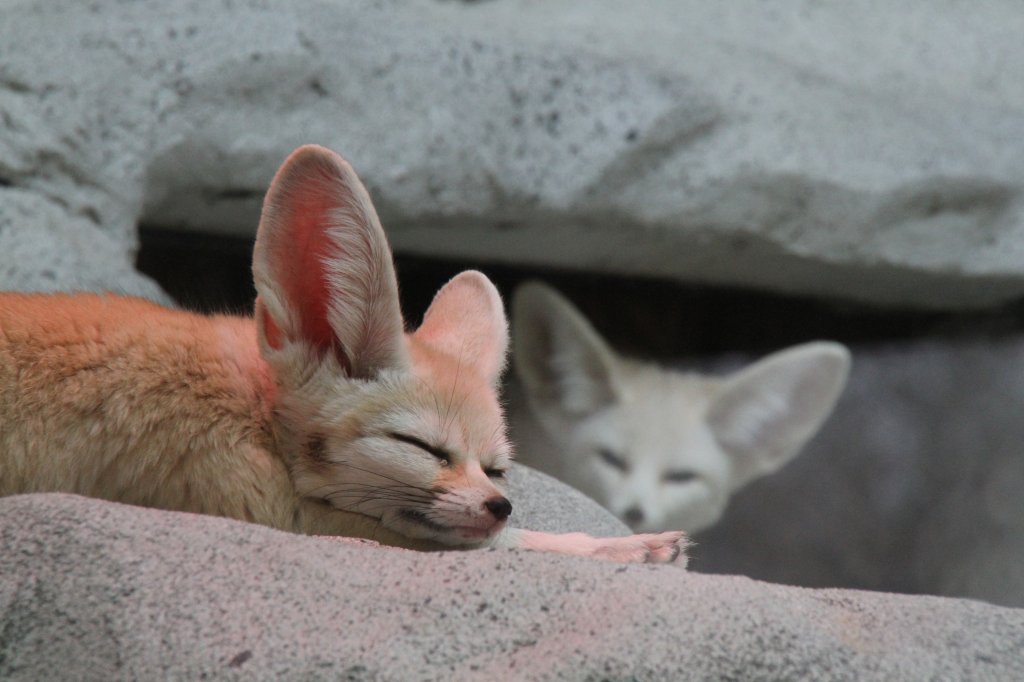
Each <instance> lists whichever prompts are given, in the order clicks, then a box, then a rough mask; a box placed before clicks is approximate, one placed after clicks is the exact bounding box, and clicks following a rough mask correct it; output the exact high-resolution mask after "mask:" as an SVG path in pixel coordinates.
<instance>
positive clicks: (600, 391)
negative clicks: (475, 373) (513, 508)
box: [509, 283, 850, 532]
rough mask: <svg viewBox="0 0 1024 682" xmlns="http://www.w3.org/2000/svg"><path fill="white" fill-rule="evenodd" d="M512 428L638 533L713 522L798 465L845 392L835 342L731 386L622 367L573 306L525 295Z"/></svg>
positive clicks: (529, 451)
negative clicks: (750, 487) (736, 495)
mask: <svg viewBox="0 0 1024 682" xmlns="http://www.w3.org/2000/svg"><path fill="white" fill-rule="evenodd" d="M512 326H513V329H512V331H513V337H514V339H515V343H514V347H515V352H514V358H515V364H516V374H517V376H518V378H519V383H518V384H513V386H511V387H510V392H511V393H512V397H513V400H512V401H511V407H510V415H509V419H510V422H511V426H512V437H513V440H514V441H515V442H516V445H517V446H518V447H519V451H520V452H521V453H522V460H523V461H524V462H525V463H526V464H529V465H531V466H534V467H537V468H538V469H541V470H543V471H546V472H548V473H549V474H551V475H553V476H555V477H556V478H560V479H562V480H563V481H565V482H566V483H568V484H569V485H572V486H574V487H576V488H579V489H580V490H582V491H583V492H585V493H587V494H589V495H590V496H591V497H593V498H594V499H595V500H597V501H598V502H600V503H601V504H603V505H604V506H605V507H607V508H608V509H609V510H611V511H612V512H613V513H614V514H616V515H617V516H618V517H619V518H621V519H622V520H623V521H625V522H626V523H628V524H629V525H630V526H632V527H633V529H634V530H644V531H649V530H659V529H662V528H683V529H685V530H686V531H688V532H696V531H698V530H701V529H703V528H706V527H707V526H709V525H711V524H712V523H714V522H715V521H716V520H718V518H719V517H720V516H721V514H722V512H723V511H724V510H725V507H726V504H727V503H728V501H729V497H730V495H732V493H733V492H735V491H736V490H738V489H739V488H740V487H742V486H743V485H745V484H747V483H748V482H750V481H752V480H754V479H756V478H758V477H760V476H764V475H767V474H770V473H772V472H773V471H776V470H777V469H778V468H779V467H781V466H782V465H783V464H785V463H786V462H788V461H789V460H790V459H791V458H793V457H794V456H796V454H797V453H798V452H800V449H801V448H802V447H803V445H804V444H805V443H806V442H807V441H808V440H810V438H811V437H812V436H813V435H814V434H815V433H817V431H818V429H819V428H820V427H821V425H822V423H823V422H824V421H825V419H826V418H827V417H828V415H829V414H830V413H831V412H832V408H833V406H834V405H835V402H836V399H837V398H838V397H839V394H840V392H841V391H842V389H843V387H844V386H845V385H846V377H847V373H848V369H849V364H850V360H849V352H848V351H847V350H846V348H844V347H843V346H842V345H840V344H838V343H830V342H814V343H807V344H803V345H800V346H795V347H793V348H789V349H786V350H784V351H780V352H778V353H775V354H773V355H771V356H769V357H767V358H765V359H763V360H760V361H759V362H756V363H754V364H752V365H750V366H749V367H746V368H745V369H742V370H740V371H738V372H736V373H734V374H733V375H731V376H728V377H715V376H708V375H704V374H697V373H693V372H679V371H675V370H672V369H669V368H666V367H661V366H659V365H656V364H653V363H647V362H640V361H638V360H633V359H630V358H625V357H621V356H620V355H618V354H617V353H616V352H615V351H613V350H612V349H611V348H610V347H609V346H608V344H607V343H605V341H604V339H602V338H601V337H600V336H599V335H598V333H597V331H596V330H594V328H593V327H592V326H591V325H590V324H589V323H588V322H587V320H586V319H584V317H583V315H582V314H580V312H579V311H578V310H576V309H575V308H574V307H573V306H572V305H571V304H570V303H569V302H568V301H567V300H566V299H565V298H563V297H562V296H561V295H560V294H558V293H557V292H556V291H554V290H553V289H551V288H549V287H547V286H544V285H542V284H540V283H528V284H525V285H523V286H522V287H520V289H519V290H518V291H517V292H516V296H515V301H514V304H513V316H512Z"/></svg>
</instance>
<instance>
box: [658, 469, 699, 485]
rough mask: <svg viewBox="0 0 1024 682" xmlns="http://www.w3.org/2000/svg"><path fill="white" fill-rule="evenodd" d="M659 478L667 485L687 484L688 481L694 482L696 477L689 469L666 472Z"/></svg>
mask: <svg viewBox="0 0 1024 682" xmlns="http://www.w3.org/2000/svg"><path fill="white" fill-rule="evenodd" d="M661 478H662V480H663V481H665V482H667V483H689V482H690V481H696V480H697V478H698V476H697V474H696V472H693V471H690V470H689V469H676V470H674V471H666V472H665V473H664V474H662V476H661Z"/></svg>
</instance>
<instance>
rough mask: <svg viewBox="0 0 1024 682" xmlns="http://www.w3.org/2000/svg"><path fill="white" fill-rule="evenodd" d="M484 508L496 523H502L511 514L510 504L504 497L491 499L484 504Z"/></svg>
mask: <svg viewBox="0 0 1024 682" xmlns="http://www.w3.org/2000/svg"><path fill="white" fill-rule="evenodd" d="M484 507H485V508H486V509H487V511H489V512H491V515H492V516H494V518H495V519H496V520H498V521H504V520H505V519H507V518H508V517H509V515H510V514H511V513H512V503H511V502H509V501H508V498H506V497H492V498H490V499H489V500H487V501H485V502H484Z"/></svg>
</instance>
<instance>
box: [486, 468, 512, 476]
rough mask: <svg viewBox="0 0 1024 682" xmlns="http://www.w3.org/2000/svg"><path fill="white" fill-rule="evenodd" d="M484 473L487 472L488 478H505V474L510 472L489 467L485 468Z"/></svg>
mask: <svg viewBox="0 0 1024 682" xmlns="http://www.w3.org/2000/svg"><path fill="white" fill-rule="evenodd" d="M484 473H485V474H487V477H488V478H505V474H506V473H508V472H506V471H505V469H498V468H497V467H489V468H487V469H484Z"/></svg>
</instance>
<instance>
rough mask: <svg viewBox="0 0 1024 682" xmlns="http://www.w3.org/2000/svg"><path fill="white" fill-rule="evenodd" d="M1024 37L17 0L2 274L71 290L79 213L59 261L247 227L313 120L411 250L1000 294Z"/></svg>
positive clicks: (783, 285)
mask: <svg viewBox="0 0 1024 682" xmlns="http://www.w3.org/2000/svg"><path fill="white" fill-rule="evenodd" d="M1022 33H1024V13H1022V12H1021V11H1020V10H1019V7H1018V5H1017V3H1016V2H1014V1H1013V0H1001V1H1000V0H993V2H987V3H984V4H983V5H968V4H964V3H957V2H943V3H934V2H928V1H927V0H913V1H912V2H905V3H900V4H899V5H898V6H897V5H892V4H891V3H884V2H874V3H869V4H868V5H864V4H859V5H857V6H856V7H851V6H848V5H847V4H845V3H840V2H828V3H819V2H811V1H810V0H804V1H796V0H794V1H790V2H782V1H776V2H760V3H739V4H736V3H728V4H720V3H700V2H676V1H674V0H646V1H641V2H635V3H628V4H623V3H616V2H610V1H608V0H596V1H594V2H586V3H581V2H570V1H568V0H561V1H557V2H544V3H540V2H532V1H530V0H501V1H500V2H488V3H456V2H439V1H436V0H419V1H416V2H398V1H391V2H379V3H360V2H330V3H328V2H307V3H298V4H294V5H289V6H283V5H278V4H267V3H264V2H259V1H257V0H239V1H237V2H231V3H221V4H211V3H204V2H198V1H197V0H192V1H189V0H170V1H168V2H161V3H131V4H128V5H124V4H121V3H117V2H113V0H99V1H97V2H90V3H80V2H75V1H74V0H60V1H54V2H28V1H22V2H17V1H16V2H13V3H12V2H8V3H7V6H6V7H5V10H4V21H3V23H2V25H0V45H2V46H3V49H2V51H0V192H2V197H3V201H0V211H2V213H0V246H2V247H4V251H6V252H8V253H15V252H16V253H18V254H21V257H20V258H18V259H17V262H16V263H15V264H13V265H10V264H7V265H6V267H5V268H4V269H3V270H2V271H0V274H3V276H4V282H5V283H9V284H10V285H13V286H18V287H21V288H31V287H42V288H57V287H60V286H66V285H68V284H74V283H75V281H76V280H75V279H74V278H70V277H65V276H64V275H63V274H60V273H56V274H55V273H54V272H53V263H52V261H50V260H48V259H46V258H45V257H43V256H42V255H41V254H42V252H43V250H44V249H45V248H47V247H46V246H45V245H47V244H51V245H60V246H64V245H68V250H73V249H72V248H71V247H72V246H73V245H74V244H75V239H74V238H72V237H71V236H70V234H69V231H71V232H73V233H74V235H76V236H77V237H78V238H79V240H82V239H85V238H84V237H83V235H89V236H88V238H87V240H88V242H89V243H91V244H95V246H94V248H93V249H86V250H87V251H93V252H94V253H92V254H90V255H89V256H88V257H86V256H74V257H66V258H65V261H63V263H64V265H65V266H66V267H69V268H71V267H75V268H77V267H78V266H79V265H81V266H83V269H84V268H88V269H91V268H92V266H93V264H94V263H93V261H94V260H95V259H99V258H102V259H104V260H110V261H111V262H112V266H111V268H112V270H116V271H118V272H119V273H121V274H123V271H124V270H125V268H126V265H127V263H128V262H130V259H131V254H132V250H133V249H134V247H135V242H134V237H133V227H134V225H135V224H136V222H137V221H138V220H139V219H142V220H144V221H146V222H147V223H150V224H153V225H165V226H176V227H186V228H189V229H200V230H216V231H224V232H231V233H242V234H247V235H250V234H252V232H253V230H254V229H255V224H256V216H257V211H258V207H259V202H260V199H261V197H262V195H263V192H264V191H265V188H266V185H267V181H268V180H269V178H270V176H271V175H272V173H273V171H274V169H275V168H276V167H277V165H278V164H279V163H280V161H281V160H282V159H283V158H284V157H285V155H286V154H287V153H288V152H289V151H290V150H291V149H293V148H294V147H296V146H297V145H299V144H301V143H305V142H318V143H321V144H325V145H327V146H329V147H332V148H334V149H337V150H339V151H341V152H342V153H343V154H344V155H346V156H347V157H348V158H349V159H350V160H351V161H352V162H353V163H354V165H355V167H356V168H357V170H359V171H360V173H361V174H362V175H363V176H364V178H365V179H366V181H367V182H368V184H369V185H370V187H371V189H372V191H373V193H374V196H375V199H376V200H377V202H378V205H379V206H380V208H381V212H382V214H383V217H384V220H385V225H387V226H388V227H389V230H390V235H391V237H392V239H393V241H394V243H395V246H396V247H397V248H398V249H399V250H400V251H403V252H407V253H418V254H434V255H444V256H454V257H459V258H466V259H481V260H497V261H505V262H514V263H529V264H535V265H536V264H541V265H552V266H562V267H571V268H585V269H590V270H597V271H602V272H615V273H624V274H644V275H657V276H661V277H667V278H672V279H677V280H683V281H704V282H716V283H729V284H744V285H751V286H757V287H764V288H770V289H775V290H785V291H791V292H811V293H814V294H816V295H822V294H824V295H836V296H842V297H849V298H854V299H859V300H868V301H880V302H887V303H911V304H915V305H926V306H938V307H960V306H974V305H985V304H990V303H994V302H1000V301H1004V300H1007V299H1008V298H1011V297H1015V296H1019V295H1020V294H1021V293H1022V292H1024V238H1022V236H1024V235H1022V231H1024V220H1022V216H1024V213H1022V203H1021V198H1020V196H1021V194H1020V189H1021V182H1022V180H1021V179H1022V177H1024V153H1022V152H1024V81H1022V79H1020V77H1019V74H1020V73H1022V72H1024V47H1022V43H1021V41H1020V39H1019V37H1020V35H1021V34H1022ZM39 202H42V203H39ZM11 226H13V227H11ZM16 231H27V232H29V233H30V237H23V236H17V235H13V234H12V233H14V232H16ZM26 240H28V242H29V243H28V244H26ZM93 277H94V280H95V281H93V280H90V282H89V283H91V284H103V283H104V282H113V281H115V279H114V278H110V277H108V278H107V279H106V280H104V279H103V277H102V276H98V275H94V276H93ZM116 281H118V282H121V281H123V280H122V279H121V278H117V279H116ZM137 285H138V286H139V287H140V288H141V289H140V290H141V291H143V292H148V293H150V294H152V289H151V288H148V287H147V285H144V284H141V283H138V284H137ZM118 286H123V285H120V284H119V285H118Z"/></svg>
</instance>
